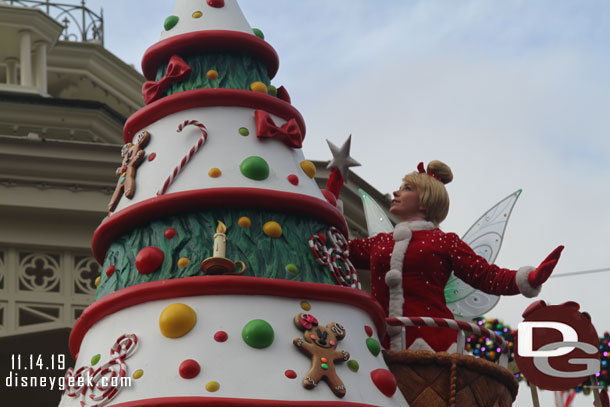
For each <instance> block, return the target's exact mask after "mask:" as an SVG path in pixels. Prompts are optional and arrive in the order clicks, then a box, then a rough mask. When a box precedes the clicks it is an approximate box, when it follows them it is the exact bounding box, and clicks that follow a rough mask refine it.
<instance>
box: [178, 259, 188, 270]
mask: <svg viewBox="0 0 610 407" xmlns="http://www.w3.org/2000/svg"><path fill="white" fill-rule="evenodd" d="M189 264H191V261H190V260H189V259H187V258H186V257H181V258H180V259H179V260H178V267H180V268H183V267H186V266H188V265H189Z"/></svg>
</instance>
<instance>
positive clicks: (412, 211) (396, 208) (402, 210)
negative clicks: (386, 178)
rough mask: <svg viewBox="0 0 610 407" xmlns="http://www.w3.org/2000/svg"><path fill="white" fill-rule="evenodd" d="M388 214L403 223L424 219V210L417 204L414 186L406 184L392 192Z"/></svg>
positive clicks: (417, 195)
mask: <svg viewBox="0 0 610 407" xmlns="http://www.w3.org/2000/svg"><path fill="white" fill-rule="evenodd" d="M390 213H391V214H393V215H395V216H397V217H399V218H400V219H401V220H403V221H405V220H417V219H426V214H425V209H424V208H422V207H421V206H420V204H419V193H418V192H417V190H416V189H415V187H414V186H412V185H410V184H408V183H406V182H405V183H403V184H402V185H401V186H400V189H399V190H398V191H394V199H392V204H391V205H390Z"/></svg>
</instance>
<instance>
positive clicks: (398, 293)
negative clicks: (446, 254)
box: [385, 220, 435, 350]
mask: <svg viewBox="0 0 610 407" xmlns="http://www.w3.org/2000/svg"><path fill="white" fill-rule="evenodd" d="M434 228H435V226H434V224H433V223H432V222H428V221H425V220H418V221H413V222H401V223H399V224H398V225H396V227H395V228H394V235H393V237H394V250H392V256H391V257H390V271H388V272H387V273H386V276H385V282H386V284H387V285H388V288H389V291H390V298H389V307H388V308H389V309H388V314H389V316H390V317H401V316H402V308H403V305H404V302H405V297H404V291H403V289H402V272H403V265H404V261H405V254H406V253H407V248H408V247H409V243H410V242H411V237H412V236H413V233H412V230H430V229H434ZM393 328H395V327H390V329H389V330H388V333H389V334H390V348H391V349H392V350H401V349H402V347H403V345H402V338H401V335H400V333H401V332H402V328H400V327H398V328H399V329H393Z"/></svg>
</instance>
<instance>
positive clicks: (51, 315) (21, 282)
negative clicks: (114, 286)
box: [0, 247, 101, 337]
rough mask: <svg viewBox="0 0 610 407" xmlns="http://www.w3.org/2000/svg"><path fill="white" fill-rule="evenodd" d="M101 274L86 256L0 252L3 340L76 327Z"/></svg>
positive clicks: (2, 249)
mask: <svg viewBox="0 0 610 407" xmlns="http://www.w3.org/2000/svg"><path fill="white" fill-rule="evenodd" d="M100 272H101V267H100V265H99V264H98V263H97V262H96V261H95V259H94V258H93V257H91V255H90V254H89V253H87V252H86V251H85V252H79V251H77V252H74V251H71V250H70V251H68V250H32V249H28V248H18V247H0V337H2V336H7V335H16V334H21V333H27V332H34V331H42V330H48V329H56V328H64V327H70V326H72V325H73V324H74V321H76V319H77V318H78V317H79V316H80V314H81V313H82V312H83V310H84V309H85V308H86V307H87V306H88V305H89V304H90V303H91V302H93V299H94V296H95V290H96V284H95V282H96V279H97V277H98V276H99V275H100Z"/></svg>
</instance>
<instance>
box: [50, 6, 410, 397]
mask: <svg viewBox="0 0 610 407" xmlns="http://www.w3.org/2000/svg"><path fill="white" fill-rule="evenodd" d="M163 28H164V30H163V32H162V34H161V40H160V41H159V42H157V43H156V44H154V45H153V46H151V47H150V48H149V49H148V50H147V51H146V54H145V55H144V58H143V62H142V67H143V72H144V75H145V76H146V78H147V79H148V82H146V83H145V85H144V87H143V95H144V99H145V101H146V106H145V107H144V108H142V109H140V110H139V111H138V112H136V113H135V114H134V115H133V116H132V117H131V118H130V119H129V120H128V121H127V123H126V125H125V128H124V139H125V143H126V144H125V146H124V148H123V150H122V165H121V166H120V167H119V168H118V169H117V177H118V178H117V187H116V191H115V194H114V195H113V198H112V201H111V202H110V204H109V215H108V217H107V218H106V219H104V221H103V222H102V223H101V224H100V226H99V227H98V228H97V230H96V232H95V234H94V237H93V243H92V245H93V253H94V256H95V257H96V259H97V260H98V261H99V262H100V263H102V264H103V273H102V275H101V278H100V279H99V282H98V290H97V296H96V301H95V303H94V304H92V305H91V306H90V307H89V308H87V310H86V311H85V312H84V313H83V314H82V316H81V317H80V318H79V320H78V322H77V323H76V325H75V327H74V329H73V332H72V334H71V337H70V350H71V353H72V355H73V357H74V358H75V359H76V365H75V367H74V369H70V370H69V371H68V372H67V379H68V383H72V385H69V386H68V388H67V389H66V391H65V392H64V394H63V397H62V400H61V404H60V405H61V406H62V407H71V406H75V407H81V406H82V407H86V406H88V407H97V406H104V405H113V406H125V407H126V406H129V407H136V406H148V405H154V406H168V407H169V406H172V407H174V406H181V405H184V406H186V405H188V406H194V405H209V406H212V405H222V406H229V405H230V406H286V407H287V406H309V405H316V406H328V407H330V406H384V407H386V406H387V407H394V406H401V407H403V406H405V405H407V403H406V401H405V399H404V398H403V396H402V395H401V393H400V391H397V384H396V381H395V379H394V376H393V375H392V373H391V372H390V371H389V370H388V368H387V366H386V364H385V362H384V359H383V356H382V354H381V346H380V341H381V339H382V338H383V337H384V336H385V331H386V324H385V316H384V314H383V311H382V309H381V307H380V306H379V305H378V303H377V302H376V301H375V300H374V299H373V298H372V297H371V296H370V295H369V294H367V293H365V292H363V291H362V290H360V284H359V282H358V277H357V274H356V272H355V270H354V268H353V266H352V265H351V263H350V261H349V259H348V252H347V240H346V236H347V226H346V223H345V220H344V218H343V215H342V213H341V211H340V210H339V209H338V208H337V207H336V205H337V201H336V199H335V196H334V195H333V193H332V192H329V191H320V189H319V188H318V186H317V184H316V182H315V181H314V175H315V167H314V165H313V164H312V163H311V162H310V161H307V160H306V159H305V158H304V156H303V153H302V151H301V147H302V143H303V142H304V140H305V134H306V129H305V121H304V120H303V118H302V116H301V115H300V113H299V112H298V110H297V109H296V108H295V107H293V106H292V105H291V103H290V97H289V95H288V92H287V91H286V89H285V88H284V87H283V86H279V87H275V86H273V85H272V84H271V80H272V79H273V77H274V75H275V73H276V71H277V69H278V56H277V54H276V53H275V51H274V49H273V48H272V47H271V46H270V45H269V44H268V43H267V42H266V41H265V40H264V38H263V34H262V32H261V31H260V30H256V29H255V30H253V29H252V28H251V27H250V25H249V24H248V22H247V21H246V19H245V17H244V16H243V14H242V12H241V10H240V8H239V6H238V4H237V2H236V1H235V0H224V1H223V0H207V1H203V0H177V1H176V5H175V8H174V10H173V12H172V13H171V15H170V16H169V17H168V18H167V19H166V20H165V23H164V27H163ZM79 379H80V380H79ZM121 379H130V380H129V381H127V380H121ZM83 380H84V383H82V382H83ZM129 382H130V383H129Z"/></svg>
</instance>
